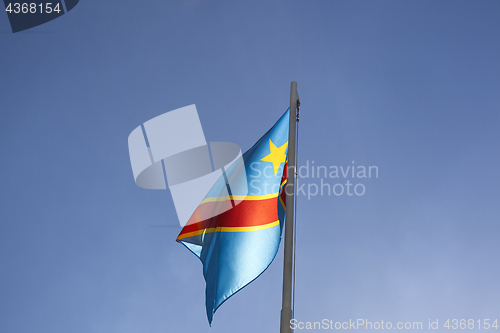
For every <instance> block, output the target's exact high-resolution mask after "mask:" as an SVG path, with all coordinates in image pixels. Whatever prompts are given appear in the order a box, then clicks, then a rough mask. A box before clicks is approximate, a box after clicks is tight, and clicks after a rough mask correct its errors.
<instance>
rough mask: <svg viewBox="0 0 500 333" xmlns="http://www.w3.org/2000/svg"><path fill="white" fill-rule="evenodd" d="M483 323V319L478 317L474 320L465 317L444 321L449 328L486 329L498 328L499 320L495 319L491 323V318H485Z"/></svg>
mask: <svg viewBox="0 0 500 333" xmlns="http://www.w3.org/2000/svg"><path fill="white" fill-rule="evenodd" d="M482 324H483V325H481V319H478V320H474V319H469V320H465V319H460V320H458V319H451V320H450V319H448V320H447V321H446V323H444V325H443V327H446V328H447V329H450V328H451V329H454V330H456V329H462V330H464V329H467V328H468V329H470V330H472V329H481V328H482V329H485V330H488V329H490V328H492V329H498V322H497V319H495V321H493V322H492V323H490V319H484V320H483V323H482ZM481 326H482V327H481Z"/></svg>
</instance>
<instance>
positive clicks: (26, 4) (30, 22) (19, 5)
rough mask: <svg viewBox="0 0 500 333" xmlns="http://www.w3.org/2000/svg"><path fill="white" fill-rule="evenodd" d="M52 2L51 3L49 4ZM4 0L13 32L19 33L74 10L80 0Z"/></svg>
mask: <svg viewBox="0 0 500 333" xmlns="http://www.w3.org/2000/svg"><path fill="white" fill-rule="evenodd" d="M49 1H50V2H49ZM49 1H40V0H14V1H12V0H4V1H3V2H4V4H5V11H6V12H7V15H8V17H9V21H10V26H11V28H12V32H19V31H23V30H26V29H30V28H33V27H36V26H38V25H41V24H44V23H47V22H49V21H52V20H53V19H55V18H58V17H59V16H62V15H64V14H65V13H64V6H63V3H62V1H64V4H65V5H66V10H67V11H70V10H71V9H73V8H74V7H75V6H76V5H77V4H78V1H79V0H49Z"/></svg>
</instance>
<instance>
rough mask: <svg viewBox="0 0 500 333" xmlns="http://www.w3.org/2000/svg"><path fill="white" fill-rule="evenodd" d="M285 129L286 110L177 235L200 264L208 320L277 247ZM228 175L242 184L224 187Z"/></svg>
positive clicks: (252, 277)
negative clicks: (203, 278)
mask: <svg viewBox="0 0 500 333" xmlns="http://www.w3.org/2000/svg"><path fill="white" fill-rule="evenodd" d="M288 128H289V110H287V111H286V112H285V114H283V116H282V117H281V118H280V119H279V120H278V121H277V122H276V124H275V125H274V126H273V127H272V128H271V129H270V130H269V131H268V132H267V133H266V134H264V136H262V137H261V138H260V140H259V141H257V143H255V145H254V146H253V147H252V148H250V149H249V150H248V151H247V152H246V153H244V154H243V163H242V164H241V165H242V166H241V167H238V165H237V163H235V164H233V165H231V166H230V167H229V168H228V169H227V170H226V171H225V172H224V175H223V177H221V178H220V179H219V180H218V181H217V182H216V183H215V185H214V186H213V187H212V189H211V190H210V191H209V193H208V194H207V195H206V197H205V199H204V200H203V201H202V202H201V203H200V205H199V206H198V208H197V209H196V210H195V212H194V213H193V215H192V216H191V218H190V220H189V221H188V222H187V224H186V225H185V226H184V228H183V229H182V231H181V233H180V234H179V236H178V237H177V241H178V242H180V243H182V244H183V245H185V246H186V247H187V248H188V249H189V250H191V252H193V253H194V254H195V255H196V256H197V257H198V258H200V259H201V261H202V263H203V275H204V277H205V281H206V291H205V294H206V301H205V302H206V310H207V316H208V321H209V323H210V324H211V323H212V319H213V314H214V313H215V311H216V310H217V308H218V307H219V306H220V305H221V304H222V303H224V301H226V300H227V299H228V298H229V297H231V296H232V295H234V294H235V293H236V292H238V291H239V290H240V289H242V288H243V287H245V286H246V285H248V284H249V283H250V282H252V281H253V280H255V279H256V278H257V277H258V276H259V275H260V274H262V273H263V272H264V271H265V270H266V269H267V267H268V266H269V265H270V264H271V262H272V261H273V259H274V257H275V256H276V253H277V251H278V247H279V244H280V239H281V231H282V229H283V224H284V219H285V190H284V189H285V187H284V186H285V184H286V179H287V178H286V177H287V176H286V161H287V147H288ZM242 170H244V171H245V174H246V177H243V178H244V179H243V180H241V177H239V175H241V174H242ZM228 179H233V180H235V179H236V180H237V181H236V182H238V181H239V182H243V184H241V185H242V186H232V187H231V188H230V189H229V188H228V187H227V184H229V183H231V184H233V183H234V182H228ZM242 189H245V191H243V190H242ZM240 191H241V192H240ZM221 193H223V195H221ZM227 193H229V194H227ZM213 212H221V213H220V214H219V213H216V214H213ZM204 217H208V218H204Z"/></svg>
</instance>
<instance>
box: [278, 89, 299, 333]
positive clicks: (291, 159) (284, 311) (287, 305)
mask: <svg viewBox="0 0 500 333" xmlns="http://www.w3.org/2000/svg"><path fill="white" fill-rule="evenodd" d="M297 99H298V96H297V82H295V81H292V84H291V87H290V122H289V130H288V170H287V185H286V187H285V192H286V215H285V240H284V243H285V245H284V252H285V258H284V260H283V300H282V305H281V325H280V333H291V332H292V329H291V327H290V326H291V325H290V321H291V320H292V318H293V312H292V273H293V246H294V244H293V211H294V209H293V208H294V193H295V129H296V118H297Z"/></svg>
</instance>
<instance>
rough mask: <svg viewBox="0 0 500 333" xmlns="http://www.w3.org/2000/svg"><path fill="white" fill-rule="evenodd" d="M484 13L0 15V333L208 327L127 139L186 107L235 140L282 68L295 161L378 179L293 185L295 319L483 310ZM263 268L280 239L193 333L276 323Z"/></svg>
mask: <svg viewBox="0 0 500 333" xmlns="http://www.w3.org/2000/svg"><path fill="white" fill-rule="evenodd" d="M499 15H500V3H499V2H498V1H480V2H477V1H337V0H332V1H316V0H314V1H251V2H250V1H245V2H241V1H240V2H234V1H206V0H190V1H164V2H157V3H152V2H147V3H145V2H138V1H106V2H102V1H90V0H86V1H85V0H82V1H80V3H79V4H78V6H77V7H75V8H74V9H73V10H72V11H71V12H69V13H68V14H67V15H63V16H62V17H60V18H58V19H56V20H54V21H51V22H49V23H46V24H44V25H42V26H39V27H36V28H33V29H30V30H28V31H25V32H20V33H16V34H12V33H11V32H10V26H9V23H8V19H7V15H6V14H3V15H0V41H1V47H0V60H1V62H0V66H1V69H0V73H1V74H0V101H1V102H0V103H1V104H0V112H1V122H0V129H1V131H0V138H1V140H0V154H1V156H2V159H1V160H2V163H1V167H0V170H1V172H0V186H1V192H0V193H1V200H0V331H1V332H12V333H17V332H51V333H53V332H64V333H66V332H85V333H88V332H120V333H122V332H127V333H128V332H208V331H209V329H210V328H209V326H208V323H207V319H206V315H205V309H204V287H205V286H204V281H203V276H202V270H201V269H202V266H201V263H200V262H199V261H198V259H197V258H196V257H195V256H193V255H192V254H191V253H189V251H187V250H186V249H185V248H184V247H183V246H182V245H180V244H178V243H176V242H175V238H176V236H177V234H178V233H179V231H180V228H179V227H177V226H176V225H177V216H176V212H175V208H174V206H173V202H172V199H171V196H170V193H169V192H168V191H152V190H144V189H141V188H139V187H137V186H136V185H135V183H134V179H133V175H132V170H131V166H130V160H129V156H128V147H127V137H128V135H129V133H130V132H131V131H132V130H133V129H134V128H135V127H137V126H138V125H139V124H141V123H143V122H145V121H147V120H149V119H151V118H153V117H155V116H157V115H160V114H162V113H164V112H167V111H170V110H173V109H177V108H179V107H183V106H186V105H190V104H196V106H197V109H198V112H199V115H200V119H201V122H202V125H203V129H204V132H205V136H206V138H207V141H228V142H234V143H237V144H238V145H240V147H241V148H242V149H243V150H246V149H248V148H250V147H251V146H252V144H253V143H254V142H255V141H257V140H258V139H259V138H260V136H261V135H262V134H264V133H265V132H266V131H267V130H268V129H269V128H270V127H271V126H272V125H273V124H274V122H275V121H276V120H277V119H278V118H279V117H280V116H281V114H282V113H283V112H284V111H285V110H286V108H287V107H288V103H289V89H290V82H291V81H292V80H295V81H297V82H298V91H299V95H300V99H301V103H302V105H301V110H300V112H301V121H300V152H299V164H300V165H304V164H305V163H306V162H307V161H309V162H310V163H312V161H314V163H315V165H325V166H328V167H329V166H339V167H340V166H343V167H347V166H350V165H352V164H353V163H352V161H354V164H355V165H357V166H358V165H363V166H377V167H378V170H379V174H378V178H374V177H372V178H370V179H350V178H348V179H343V178H340V179H324V181H325V182H328V183H329V184H331V185H334V184H336V183H342V184H345V182H346V181H347V180H350V181H351V183H362V184H363V185H364V186H365V188H366V191H365V194H364V195H362V196H356V195H354V196H348V195H341V196H334V195H330V196H328V195H323V196H320V195H317V196H314V197H311V198H310V200H308V199H307V197H304V196H299V197H298V219H297V279H296V283H297V287H296V292H297V294H296V304H295V310H296V312H295V317H296V318H297V319H298V320H300V321H320V320H322V319H324V318H327V319H329V320H333V321H346V320H347V321H348V320H349V319H353V320H355V319H357V318H365V319H368V320H370V321H373V322H375V321H381V320H384V321H392V322H394V323H395V322H397V321H403V322H405V321H412V322H413V321H422V322H424V327H426V326H425V325H426V324H427V322H428V319H431V320H433V321H435V320H436V319H439V323H440V327H442V324H443V323H444V322H445V321H446V319H453V318H457V319H462V318H463V319H474V320H478V319H481V320H483V319H486V318H489V319H499V318H498V317H499V316H500V315H499V314H500V303H499V301H498V295H499V294H500V288H499V286H498V282H497V277H498V275H499V273H500V271H499V268H498V253H499V251H500V246H499V245H498V235H499V232H500V227H499V226H498V222H499V216H500V208H499V207H500V206H499V205H498V202H499V199H500V194H499V192H498V188H499V187H500V177H499V176H498V170H500V158H499V148H498V143H499V142H500V134H499V131H498V128H499V125H500V115H499V107H500V94H499V93H498V92H499V91H500V62H499V61H498V59H500V25H499V21H498V17H499ZM299 181H302V182H303V184H319V182H320V180H319V179H312V178H310V179H301V180H299ZM306 186H307V185H306ZM311 186H313V185H311ZM159 224H161V225H168V226H169V227H162V228H159V227H151V225H159ZM281 278H282V250H280V252H279V253H278V256H277V258H276V260H275V261H274V263H273V264H272V265H271V266H270V268H269V269H268V270H267V271H266V272H265V273H264V274H263V275H262V276H261V277H260V278H259V279H257V280H256V281H255V282H253V283H252V284H250V285H249V286H248V287H246V288H245V289H243V290H242V291H241V292H239V293H238V294H237V295H235V296H234V297H233V298H231V299H230V300H228V301H227V302H226V303H225V304H224V305H222V307H221V308H220V309H219V310H218V311H217V313H216V314H215V317H214V323H213V327H212V329H211V331H210V332H212V333H216V332H276V331H277V330H278V327H279V312H280V308H281ZM442 330H444V329H442ZM440 331H441V330H440Z"/></svg>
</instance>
